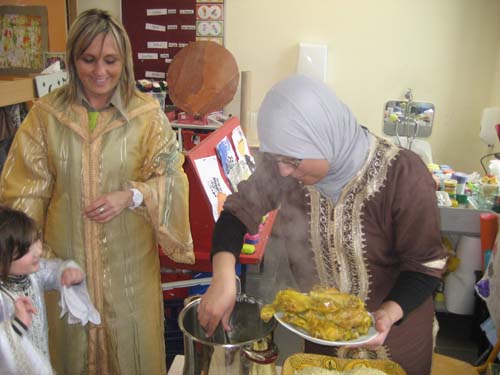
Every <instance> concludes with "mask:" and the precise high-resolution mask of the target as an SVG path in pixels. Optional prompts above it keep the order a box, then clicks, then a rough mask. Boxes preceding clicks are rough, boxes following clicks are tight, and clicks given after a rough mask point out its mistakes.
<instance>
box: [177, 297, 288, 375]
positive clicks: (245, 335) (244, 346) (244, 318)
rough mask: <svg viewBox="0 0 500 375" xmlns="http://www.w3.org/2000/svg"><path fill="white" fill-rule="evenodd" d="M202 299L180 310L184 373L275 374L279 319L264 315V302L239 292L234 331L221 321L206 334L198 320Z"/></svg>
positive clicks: (232, 325)
mask: <svg viewBox="0 0 500 375" xmlns="http://www.w3.org/2000/svg"><path fill="white" fill-rule="evenodd" d="M199 303H200V300H199V299H196V300H194V301H191V302H190V303H189V304H187V305H186V306H185V307H184V309H182V311H181V312H180V314H179V327H180V329H181V331H182V332H183V334H184V369H183V372H182V373H183V375H202V374H203V375H207V374H208V375H221V374H228V375H257V374H259V375H275V374H276V367H275V362H276V359H277V357H278V348H277V347H276V345H275V344H274V342H273V337H272V336H273V331H274V328H275V327H276V321H275V320H274V319H272V320H270V321H269V322H268V323H264V322H263V321H262V320H261V319H260V308H261V307H262V302H260V301H259V300H257V299H255V298H253V297H249V296H246V295H244V294H242V295H239V296H238V297H237V300H236V304H235V307H234V310H233V313H232V315H231V320H230V322H231V327H232V331H231V332H226V331H225V330H224V329H223V328H222V326H221V325H220V324H219V326H218V327H217V329H216V331H215V333H214V335H213V336H212V337H206V335H205V331H204V330H203V328H202V327H201V326H200V325H199V323H198V305H199Z"/></svg>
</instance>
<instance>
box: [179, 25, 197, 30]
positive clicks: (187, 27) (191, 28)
mask: <svg viewBox="0 0 500 375" xmlns="http://www.w3.org/2000/svg"><path fill="white" fill-rule="evenodd" d="M181 30H196V26H195V25H181Z"/></svg>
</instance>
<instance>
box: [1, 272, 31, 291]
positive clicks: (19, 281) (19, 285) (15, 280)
mask: <svg viewBox="0 0 500 375" xmlns="http://www.w3.org/2000/svg"><path fill="white" fill-rule="evenodd" d="M0 285H1V286H3V287H4V288H6V289H7V290H9V291H10V292H14V293H16V294H23V295H25V296H27V295H28V291H29V289H30V288H31V279H30V278H29V276H28V275H9V276H7V280H5V281H0Z"/></svg>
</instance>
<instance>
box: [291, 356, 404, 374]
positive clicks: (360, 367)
mask: <svg viewBox="0 0 500 375" xmlns="http://www.w3.org/2000/svg"><path fill="white" fill-rule="evenodd" d="M281 374H282V375H406V372H405V371H404V370H403V368H402V367H401V366H400V365H398V364H397V363H396V362H394V361H391V360H388V359H344V358H335V357H330V356H326V355H320V354H306V353H297V354H293V355H291V356H290V357H288V358H287V359H286V360H285V363H284V364H283V369H282V372H281Z"/></svg>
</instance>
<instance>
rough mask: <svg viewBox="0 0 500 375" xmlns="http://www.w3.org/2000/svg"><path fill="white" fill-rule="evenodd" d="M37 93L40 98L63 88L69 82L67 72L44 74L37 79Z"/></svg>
mask: <svg viewBox="0 0 500 375" xmlns="http://www.w3.org/2000/svg"><path fill="white" fill-rule="evenodd" d="M35 82H36V91H37V93H38V97H39V98H40V97H42V96H44V95H45V94H48V93H49V92H51V91H52V90H54V89H56V88H58V87H61V86H62V85H64V84H66V82H68V73H67V72H57V73H52V74H43V75H40V76H36V77H35Z"/></svg>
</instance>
